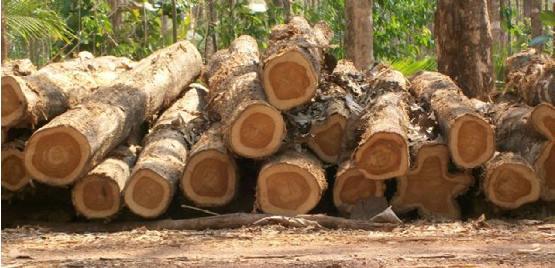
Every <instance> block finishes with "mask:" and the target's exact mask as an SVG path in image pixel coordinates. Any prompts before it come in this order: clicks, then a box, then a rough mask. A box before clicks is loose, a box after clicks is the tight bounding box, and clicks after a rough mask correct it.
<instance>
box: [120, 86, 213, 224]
mask: <svg viewBox="0 0 555 268" xmlns="http://www.w3.org/2000/svg"><path fill="white" fill-rule="evenodd" d="M205 94H206V92H204V91H203V90H202V89H196V88H191V89H189V91H187V93H185V95H184V96H183V97H182V98H180V99H179V100H177V101H176V102H175V103H174V104H173V105H172V106H171V107H170V108H168V109H167V110H166V111H165V112H164V113H163V114H162V115H161V116H160V118H158V121H156V124H154V126H153V127H152V129H151V130H150V133H149V134H148V136H147V137H146V138H145V141H144V148H143V150H142V152H141V154H140V155H139V158H138V159H137V164H136V165H135V167H134V168H133V172H132V174H131V177H130V179H129V181H127V183H126V185H125V190H124V197H125V203H126V204H127V207H129V209H130V210H131V211H132V212H133V213H135V214H137V215H140V216H141V217H145V218H155V217H158V216H160V215H161V214H162V213H164V212H165V211H166V210H167V208H168V206H169V205H170V203H171V201H172V199H173V195H174V193H175V188H176V187H177V183H178V180H179V178H180V177H181V175H182V174H183V170H184V168H185V161H186V159H187V149H188V142H190V141H191V139H192V141H194V140H195V139H197V137H198V136H199V135H200V133H202V131H203V130H204V129H206V127H207V122H206V120H205V119H204V117H203V108H204V106H205V103H204V101H203V99H204V97H205Z"/></svg>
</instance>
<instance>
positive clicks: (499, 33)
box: [487, 0, 505, 48]
mask: <svg viewBox="0 0 555 268" xmlns="http://www.w3.org/2000/svg"><path fill="white" fill-rule="evenodd" d="M502 1H503V0H487V2H488V15H489V21H490V24H491V36H492V40H493V44H494V45H495V44H497V47H498V48H503V44H505V33H504V32H503V29H502V28H501V8H502V7H503V6H504V5H503V4H502V3H501V2H502Z"/></svg>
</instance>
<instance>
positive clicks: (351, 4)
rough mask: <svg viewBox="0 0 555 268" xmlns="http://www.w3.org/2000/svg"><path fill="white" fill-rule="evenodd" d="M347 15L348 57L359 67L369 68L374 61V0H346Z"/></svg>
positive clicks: (346, 44)
mask: <svg viewBox="0 0 555 268" xmlns="http://www.w3.org/2000/svg"><path fill="white" fill-rule="evenodd" d="M345 17H346V19H347V20H346V24H345V27H346V30H345V50H346V55H347V59H350V60H351V61H353V63H354V64H355V67H356V68H357V69H364V68H367V67H368V66H369V65H370V64H371V63H372V62H373V61H374V55H373V53H374V47H373V42H374V39H373V35H372V30H373V28H372V0H346V1H345Z"/></svg>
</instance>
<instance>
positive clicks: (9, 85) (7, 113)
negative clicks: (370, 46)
mask: <svg viewBox="0 0 555 268" xmlns="http://www.w3.org/2000/svg"><path fill="white" fill-rule="evenodd" d="M133 64H134V63H133V62H132V61H131V60H129V59H127V58H122V57H113V56H104V57H98V58H94V57H93V56H92V55H91V54H90V53H88V52H81V53H79V57H78V58H75V59H72V60H68V61H64V62H59V63H51V64H49V65H47V66H45V67H43V68H41V69H40V70H39V71H36V72H33V73H32V74H31V75H28V76H16V75H7V76H3V77H2V101H3V102H4V103H3V105H2V126H22V127H35V126H38V125H41V124H43V123H45V122H47V121H49V120H51V119H52V118H54V117H55V116H57V115H59V114H61V113H63V112H65V111H66V110H67V109H69V108H72V107H75V106H76V105H78V104H79V103H81V102H82V101H83V100H84V99H85V98H86V97H88V96H89V95H90V94H92V93H93V92H94V91H96V90H97V89H98V88H100V87H102V86H107V85H110V84H111V83H113V82H114V81H115V80H116V79H118V77H119V75H121V74H122V73H124V72H125V71H128V70H129V69H130V68H132V66H133ZM4 104H5V105H4Z"/></svg>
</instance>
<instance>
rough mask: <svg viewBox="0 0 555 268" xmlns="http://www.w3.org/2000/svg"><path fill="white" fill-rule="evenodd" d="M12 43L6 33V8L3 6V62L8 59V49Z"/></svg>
mask: <svg viewBox="0 0 555 268" xmlns="http://www.w3.org/2000/svg"><path fill="white" fill-rule="evenodd" d="M9 47H10V44H9V42H8V35H7V33H6V20H5V17H4V9H3V8H2V63H4V62H5V61H6V59H8V51H9Z"/></svg>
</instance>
